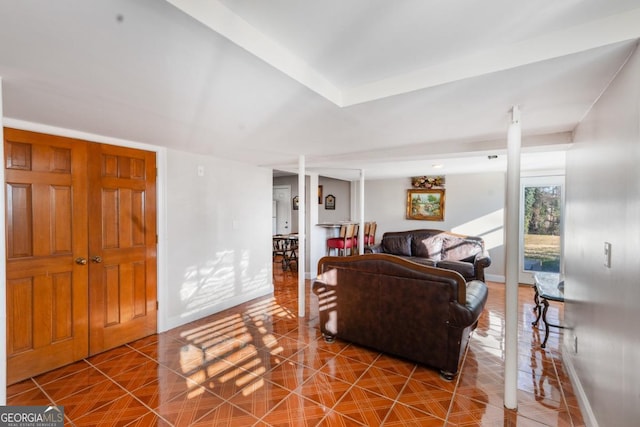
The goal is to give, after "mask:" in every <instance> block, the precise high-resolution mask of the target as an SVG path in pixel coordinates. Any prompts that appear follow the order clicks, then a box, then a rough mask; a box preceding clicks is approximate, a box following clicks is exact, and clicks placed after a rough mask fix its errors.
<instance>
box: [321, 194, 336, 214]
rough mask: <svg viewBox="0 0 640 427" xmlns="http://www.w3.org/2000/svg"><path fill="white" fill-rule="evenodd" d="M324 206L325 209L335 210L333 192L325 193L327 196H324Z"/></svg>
mask: <svg viewBox="0 0 640 427" xmlns="http://www.w3.org/2000/svg"><path fill="white" fill-rule="evenodd" d="M324 208H325V209H326V210H330V211H333V210H335V209H336V196H334V195H333V194H329V195H327V197H325V198H324Z"/></svg>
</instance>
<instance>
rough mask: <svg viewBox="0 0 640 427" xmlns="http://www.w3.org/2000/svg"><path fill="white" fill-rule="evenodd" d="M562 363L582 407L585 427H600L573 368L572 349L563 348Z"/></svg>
mask: <svg viewBox="0 0 640 427" xmlns="http://www.w3.org/2000/svg"><path fill="white" fill-rule="evenodd" d="M562 362H563V363H564V366H565V368H567V373H568V374H569V379H570V380H571V385H572V386H573V391H574V392H575V394H576V398H577V399H578V405H580V411H582V418H583V419H584V423H585V425H586V426H587V427H598V421H597V420H596V416H595V414H594V413H593V409H592V408H591V404H590V403H589V399H587V394H586V393H585V391H584V388H583V387H582V383H581V382H580V378H578V373H577V372H576V368H575V367H574V366H573V359H572V358H571V349H570V348H569V347H567V346H563V349H562Z"/></svg>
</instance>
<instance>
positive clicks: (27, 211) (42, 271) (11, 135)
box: [4, 129, 88, 384]
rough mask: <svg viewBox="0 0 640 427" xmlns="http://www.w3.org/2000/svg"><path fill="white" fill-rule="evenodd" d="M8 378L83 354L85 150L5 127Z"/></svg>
mask: <svg viewBox="0 0 640 427" xmlns="http://www.w3.org/2000/svg"><path fill="white" fill-rule="evenodd" d="M4 134H5V145H4V147H5V156H6V158H5V174H6V175H5V186H6V188H5V189H6V237H7V259H6V269H7V270H6V273H7V287H6V288H7V382H8V383H9V384H11V383H14V382H16V381H19V380H22V379H24V378H28V377H29V376H32V375H34V374H36V373H40V372H44V371H47V370H50V369H53V368H56V367H59V366H62V365H65V364H68V363H71V362H73V361H76V360H79V359H82V358H83V357H86V356H87V353H88V341H87V340H88V333H87V332H88V327H87V325H88V319H87V317H88V311H87V303H88V301H87V295H88V293H87V275H88V265H87V263H86V262H87V261H86V258H87V179H86V178H87V175H86V173H87V172H86V164H87V149H86V144H84V143H83V142H79V141H76V140H72V139H68V138H60V137H55V136H51V135H42V134H35V133H31V132H25V131H19V130H15V129H5V133H4Z"/></svg>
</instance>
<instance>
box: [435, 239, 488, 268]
mask: <svg viewBox="0 0 640 427" xmlns="http://www.w3.org/2000/svg"><path fill="white" fill-rule="evenodd" d="M479 253H482V243H481V242H479V241H476V240H471V239H464V238H459V237H450V236H447V237H445V238H444V242H443V248H442V259H443V260H447V261H462V260H471V262H473V258H474V257H475V256H476V255H477V254H479Z"/></svg>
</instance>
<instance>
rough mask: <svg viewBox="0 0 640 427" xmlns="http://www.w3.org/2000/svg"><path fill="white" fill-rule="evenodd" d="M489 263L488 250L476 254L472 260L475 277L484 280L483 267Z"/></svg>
mask: <svg viewBox="0 0 640 427" xmlns="http://www.w3.org/2000/svg"><path fill="white" fill-rule="evenodd" d="M490 265H491V257H489V252H487V251H486V250H485V251H484V252H483V253H480V254H478V255H476V257H475V258H474V260H473V266H474V269H475V273H476V279H478V280H481V281H483V282H484V281H485V279H484V269H485V268H487V267H489V266H490Z"/></svg>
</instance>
